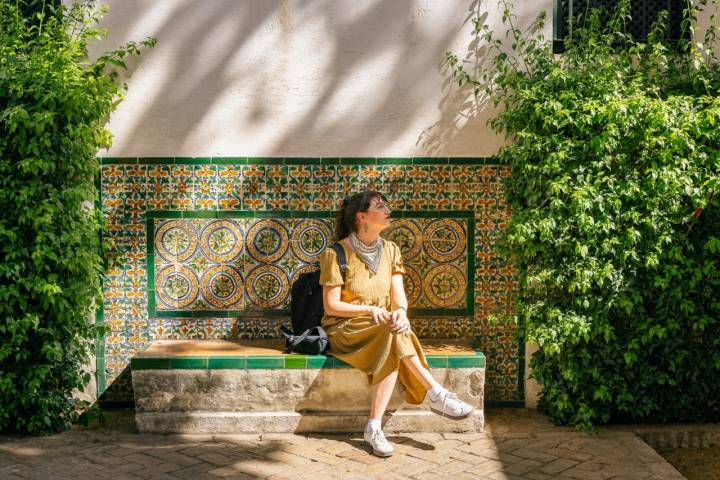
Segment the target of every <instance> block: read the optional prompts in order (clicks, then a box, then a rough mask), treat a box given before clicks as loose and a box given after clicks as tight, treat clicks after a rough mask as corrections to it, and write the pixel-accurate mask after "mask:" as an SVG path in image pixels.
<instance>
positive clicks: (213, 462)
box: [0, 409, 683, 480]
mask: <svg viewBox="0 0 720 480" xmlns="http://www.w3.org/2000/svg"><path fill="white" fill-rule="evenodd" d="M486 422H487V426H486V429H485V431H484V432H482V433H472V434H404V435H391V436H389V439H390V440H391V441H392V442H394V443H395V444H396V449H397V452H396V454H395V455H394V456H393V457H391V458H388V459H380V458H377V457H374V456H372V455H371V454H370V453H369V450H368V449H367V448H366V447H365V445H364V444H363V442H362V437H361V435H360V434H357V435H355V434H351V435H321V434H318V435H308V436H304V435H277V434H274V435H262V436H258V435H214V436H211V435H138V434H137V433H134V429H133V426H132V416H131V414H128V413H124V414H114V415H113V416H112V418H111V422H110V424H109V426H108V427H106V428H102V429H98V428H95V429H90V430H74V431H70V432H65V433H62V434H58V435H53V436H50V437H17V436H0V479H8V480H9V479H39V480H51V479H65V478H67V479H72V480H84V479H92V478H103V479H105V478H112V479H133V480H135V479H147V478H153V479H159V480H161V479H162V480H182V479H219V478H227V479H236V478H237V479H245V478H269V479H296V478H308V479H317V478H324V479H330V480H335V479H368V478H382V479H399V478H413V479H418V480H419V479H437V478H452V480H463V479H471V478H472V479H496V480H500V479H536V480H550V479H558V478H560V479H568V478H574V479H581V480H593V479H603V480H604V479H621V478H623V479H641V478H642V479H645V478H653V479H655V478H657V479H679V478H683V477H682V476H681V475H680V474H679V473H678V471H677V470H675V468H673V467H672V466H671V465H670V464H669V463H667V462H666V461H665V460H664V459H663V458H662V457H661V456H660V455H658V454H657V453H656V452H655V451H654V450H653V449H651V448H650V447H649V446H647V445H646V444H645V443H644V442H643V441H642V440H640V439H639V438H638V437H636V436H635V435H633V434H632V433H629V432H619V431H604V432H602V433H600V434H597V435H591V434H580V433H577V432H575V431H573V430H572V429H569V428H557V427H553V426H552V425H551V424H550V423H548V422H547V421H546V420H545V419H544V418H543V417H542V416H541V415H539V414H537V413H534V412H530V411H526V410H518V409H513V410H496V411H490V412H487V419H486Z"/></svg>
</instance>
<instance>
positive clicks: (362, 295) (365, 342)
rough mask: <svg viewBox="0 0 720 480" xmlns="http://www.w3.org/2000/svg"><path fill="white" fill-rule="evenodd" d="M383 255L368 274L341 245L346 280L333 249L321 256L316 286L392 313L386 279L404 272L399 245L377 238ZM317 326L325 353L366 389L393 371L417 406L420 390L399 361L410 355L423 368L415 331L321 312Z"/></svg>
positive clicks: (345, 299)
mask: <svg viewBox="0 0 720 480" xmlns="http://www.w3.org/2000/svg"><path fill="white" fill-rule="evenodd" d="M382 243H383V247H382V257H381V259H380V265H379V266H378V269H377V272H376V273H375V274H373V273H372V272H371V271H370V269H369V268H368V267H367V266H366V265H365V263H364V262H363V261H362V260H361V259H360V257H358V256H357V255H356V254H355V252H354V251H353V250H352V249H350V248H349V247H347V246H346V245H345V244H344V242H340V245H342V247H343V249H344V250H345V257H346V259H347V270H346V272H345V282H343V278H342V275H341V273H340V266H339V264H338V262H337V255H336V254H335V250H333V249H332V248H328V249H326V250H325V251H324V252H323V253H322V254H321V255H320V284H321V285H325V286H336V285H342V293H341V295H340V299H341V300H342V301H343V302H347V303H352V304H354V305H374V306H378V307H383V308H385V309H387V310H388V311H391V305H390V303H391V297H390V288H391V287H390V286H391V283H390V279H391V277H392V274H393V273H402V274H404V273H405V267H403V262H402V257H401V255H400V247H398V246H397V245H396V244H395V243H393V242H391V241H389V240H385V239H382ZM321 324H322V327H323V328H324V329H325V331H326V332H327V335H328V339H329V343H330V348H329V353H330V354H331V355H332V356H334V357H336V358H339V359H340V360H342V361H344V362H346V363H348V364H350V365H352V366H353V367H355V368H357V369H359V370H361V371H363V372H365V373H366V374H367V375H368V381H369V382H370V384H371V385H374V384H376V383H378V382H380V381H381V380H382V379H383V378H385V377H386V376H387V375H388V374H389V373H391V372H393V371H394V370H396V369H399V370H398V379H399V381H400V383H401V384H402V385H403V386H404V387H405V401H406V402H408V403H412V404H419V403H422V402H423V400H424V399H425V394H426V391H425V388H424V387H423V385H422V384H421V383H420V382H419V381H418V379H417V378H416V377H415V376H414V375H413V374H412V373H411V372H410V371H409V370H408V369H407V367H405V365H404V364H403V363H402V362H400V359H401V358H402V357H405V356H409V355H417V356H418V358H419V359H420V362H421V363H422V364H423V365H424V366H425V368H427V367H428V364H427V360H426V359H425V354H424V353H423V350H422V347H421V346H420V342H419V341H418V339H417V337H416V336H415V333H414V332H412V331H411V330H410V331H407V332H405V333H401V334H398V333H394V332H392V331H391V330H390V325H389V324H388V323H380V324H376V323H375V321H374V320H373V318H372V316H370V315H362V316H356V317H335V316H332V315H328V314H325V316H324V317H323V319H322V323H321Z"/></svg>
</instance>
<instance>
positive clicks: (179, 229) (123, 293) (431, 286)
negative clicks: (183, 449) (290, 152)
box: [97, 158, 524, 402]
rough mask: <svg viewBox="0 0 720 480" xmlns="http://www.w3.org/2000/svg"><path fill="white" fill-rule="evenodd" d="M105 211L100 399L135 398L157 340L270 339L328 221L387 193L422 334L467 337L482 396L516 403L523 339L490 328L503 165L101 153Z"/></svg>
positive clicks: (503, 269) (498, 268) (506, 304)
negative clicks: (482, 364) (137, 360)
mask: <svg viewBox="0 0 720 480" xmlns="http://www.w3.org/2000/svg"><path fill="white" fill-rule="evenodd" d="M101 161H102V168H101V173H102V176H101V179H100V204H101V206H102V209H103V212H104V214H105V217H106V219H107V223H108V231H109V238H107V242H106V243H107V246H108V252H109V253H108V255H109V257H110V258H109V259H110V260H111V267H110V268H109V269H108V270H107V272H106V276H105V282H104V293H105V297H104V303H103V308H102V310H101V311H100V312H99V315H98V322H102V323H104V324H105V325H106V326H107V327H108V331H109V333H108V335H107V336H105V337H104V338H100V339H99V340H98V346H97V354H98V357H97V364H98V390H99V393H100V394H102V398H103V399H104V400H106V401H129V400H132V398H133V395H132V390H131V388H132V387H131V385H130V382H129V375H128V368H129V367H128V366H129V359H130V358H131V357H132V356H133V355H134V354H135V352H137V351H139V350H141V349H142V348H143V347H144V346H145V345H146V344H147V342H148V341H150V340H155V339H181V338H208V339H209V338H228V337H239V338H276V337H278V336H279V335H280V332H279V330H280V326H281V325H283V324H287V323H288V321H289V319H288V318H287V316H286V315H287V309H288V302H289V294H288V292H289V289H290V286H291V285H292V282H293V281H294V280H295V279H296V278H297V276H298V275H300V274H301V273H303V272H305V271H309V270H312V269H315V268H317V267H316V265H314V262H315V261H316V258H317V256H318V255H319V253H320V252H322V251H323V250H324V249H325V248H327V247H328V246H329V245H330V243H331V242H332V239H333V218H332V217H333V215H334V214H333V210H334V209H336V208H337V207H338V206H339V204H340V202H341V200H342V198H343V197H344V196H345V195H347V194H349V193H352V192H356V191H361V190H364V189H367V188H372V189H376V190H379V191H381V192H383V193H384V194H385V195H386V196H387V197H388V200H389V204H390V205H391V206H392V208H393V217H394V219H393V222H392V224H391V226H390V228H388V229H387V230H385V232H383V236H384V237H385V238H388V239H390V240H392V241H394V242H395V243H397V244H398V245H399V246H400V248H401V250H402V252H403V260H404V262H405V265H406V269H407V274H406V275H405V276H404V282H405V290H406V293H407V296H408V300H409V302H410V305H411V322H412V324H413V329H414V330H415V332H416V333H417V334H418V336H419V337H420V338H423V337H425V338H431V337H469V338H473V339H475V340H476V342H477V344H478V346H479V348H480V349H481V350H482V352H483V353H484V354H485V357H486V358H487V370H486V376H487V377H486V399H488V400H489V401H505V402H519V401H522V399H523V395H524V393H523V383H522V378H523V371H522V368H523V362H524V359H523V355H524V353H523V352H524V351H523V348H522V345H523V344H522V343H521V342H519V341H518V340H517V339H516V338H515V337H514V328H513V327H512V326H508V325H495V324H491V323H489V322H488V321H487V318H488V316H489V315H490V314H493V313H498V312H511V311H512V304H511V303H510V301H509V299H510V297H511V294H512V293H513V292H514V291H515V289H516V288H517V285H516V281H515V276H514V270H513V268H512V267H511V266H509V265H508V264H507V263H506V262H505V261H504V259H502V258H500V257H498V256H497V254H496V253H495V252H494V251H493V248H492V247H493V244H494V242H495V240H496V238H497V236H498V234H499V232H500V231H501V230H502V229H503V228H504V223H505V221H506V219H507V218H508V216H509V208H508V207H507V205H506V203H505V200H504V198H503V187H502V186H503V179H504V178H505V177H507V176H508V169H507V168H505V167H502V166H499V165H493V164H490V163H489V162H488V160H487V159H465V158H451V159H448V158H432V159H382V158H379V159H376V158H369V159H368V158H366V159H326V158H310V159H275V158H271V159H252V158H251V159H247V158H232V159H230V158H213V159H209V158H164V159H157V158H140V159H137V158H104V159H101Z"/></svg>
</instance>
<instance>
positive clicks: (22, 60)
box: [0, 0, 154, 433]
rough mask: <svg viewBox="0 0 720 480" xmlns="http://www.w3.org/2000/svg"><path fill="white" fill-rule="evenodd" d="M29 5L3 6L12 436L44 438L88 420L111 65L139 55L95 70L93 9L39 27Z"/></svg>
mask: <svg viewBox="0 0 720 480" xmlns="http://www.w3.org/2000/svg"><path fill="white" fill-rule="evenodd" d="M23 6H24V2H18V1H16V0H12V1H9V0H0V251H1V252H2V253H0V256H1V258H2V260H1V261H0V431H17V432H33V433H38V432H52V431H57V430H59V429H62V428H66V427H67V426H68V425H69V423H70V422H71V421H73V420H74V419H76V418H77V416H78V413H79V409H78V408H77V407H78V406H79V405H81V403H80V402H77V401H76V400H74V399H73V398H72V392H73V391H74V390H75V389H78V390H80V391H82V390H83V388H84V387H85V386H86V385H87V384H88V382H89V380H90V374H89V373H87V372H85V371H83V366H84V365H86V364H87V362H88V359H89V356H90V354H91V351H92V342H93V340H94V338H95V335H96V331H95V327H94V325H93V322H92V316H93V312H94V308H95V305H97V303H98V302H99V301H100V295H101V288H100V286H101V277H102V274H103V262H102V255H101V253H102V252H101V246H100V232H101V229H102V223H101V216H100V212H99V211H98V210H96V209H94V201H95V200H96V198H97V190H96V187H95V183H94V178H95V176H96V175H97V174H98V170H99V167H98V162H97V160H96V157H95V155H96V152H97V150H98V148H100V147H106V146H109V143H110V141H111V136H110V133H109V132H108V131H107V130H105V129H104V128H103V124H104V123H105V122H106V120H107V118H108V117H109V115H110V113H111V112H112V111H113V110H114V109H115V107H116V105H117V104H118V102H119V100H120V99H121V97H122V93H123V90H124V87H122V86H119V85H117V84H116V82H115V81H114V78H115V76H114V74H113V72H110V71H109V68H110V65H112V64H117V61H118V60H121V59H122V57H123V56H125V55H127V54H130V53H137V45H135V44H132V45H130V46H129V47H128V46H125V47H123V48H121V49H120V50H117V51H115V52H111V53H110V54H107V55H105V56H103V57H101V58H100V59H98V60H97V61H95V62H89V61H87V59H86V57H87V49H86V45H87V41H88V40H90V39H93V38H97V37H99V36H101V35H103V31H102V30H99V29H97V28H95V27H94V25H96V24H97V21H98V20H99V16H100V15H101V14H102V11H101V10H98V9H96V8H95V6H94V4H93V2H83V3H78V4H75V5H74V6H72V7H70V8H61V9H59V10H58V11H57V12H55V14H54V15H46V14H44V13H40V14H38V15H37V16H36V17H34V18H31V19H28V18H25V17H23V15H21V13H20V9H22V8H23ZM153 42H154V41H153V40H146V41H145V42H143V43H144V44H145V45H148V46H150V45H152V44H153Z"/></svg>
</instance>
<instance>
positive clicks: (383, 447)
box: [364, 428, 395, 457]
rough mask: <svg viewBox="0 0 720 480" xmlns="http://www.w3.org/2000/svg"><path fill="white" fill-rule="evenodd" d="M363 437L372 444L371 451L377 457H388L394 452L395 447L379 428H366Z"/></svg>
mask: <svg viewBox="0 0 720 480" xmlns="http://www.w3.org/2000/svg"><path fill="white" fill-rule="evenodd" d="M364 437H365V441H366V442H368V443H369V444H370V445H371V446H372V449H373V453H374V454H375V455H377V456H378V457H389V456H390V455H392V454H393V453H395V449H394V448H393V446H392V445H391V444H390V442H388V441H387V438H385V434H384V433H383V431H382V430H380V429H379V428H378V429H376V430H373V429H369V428H366V429H365V435H364Z"/></svg>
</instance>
